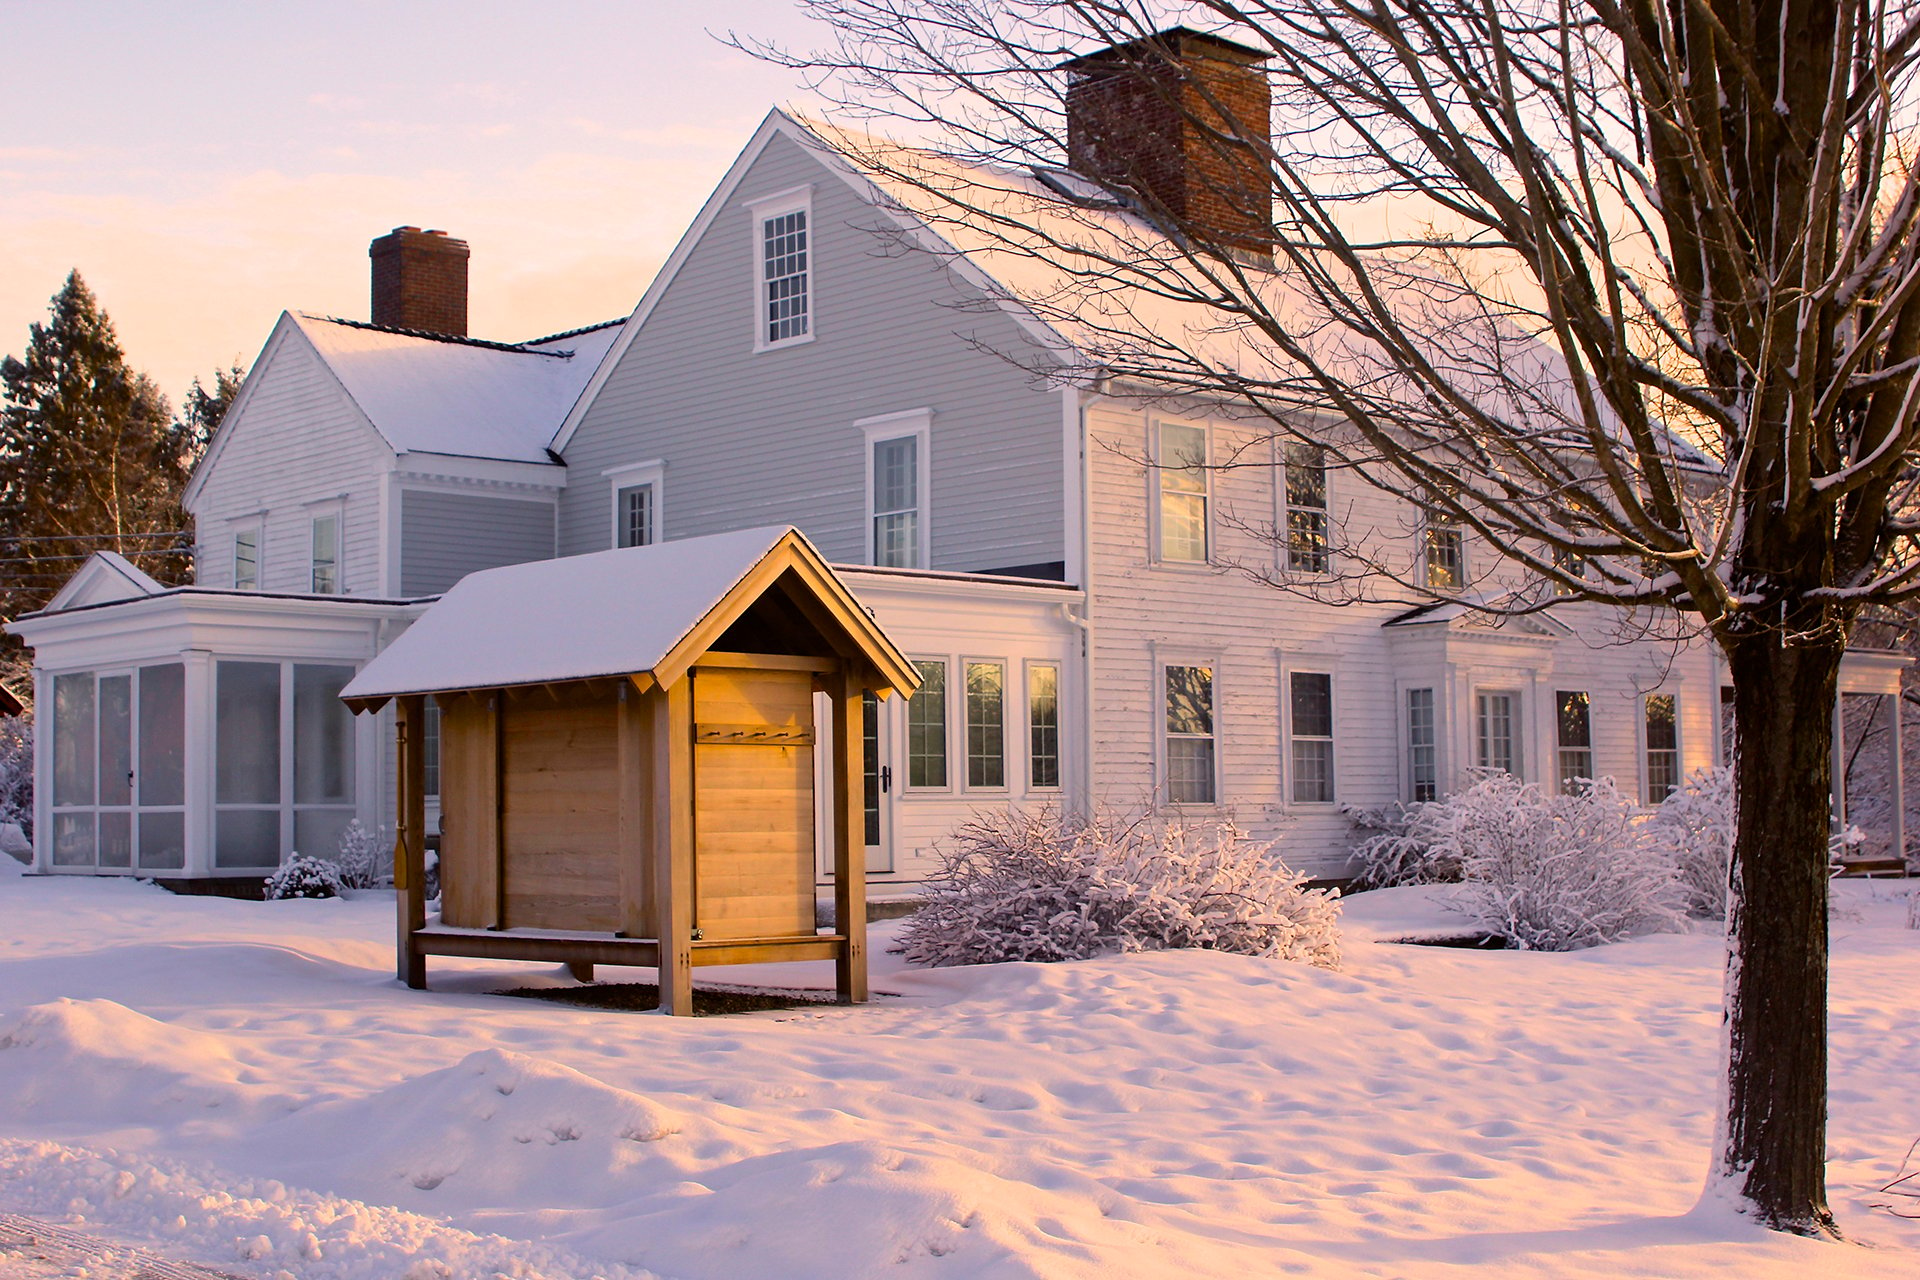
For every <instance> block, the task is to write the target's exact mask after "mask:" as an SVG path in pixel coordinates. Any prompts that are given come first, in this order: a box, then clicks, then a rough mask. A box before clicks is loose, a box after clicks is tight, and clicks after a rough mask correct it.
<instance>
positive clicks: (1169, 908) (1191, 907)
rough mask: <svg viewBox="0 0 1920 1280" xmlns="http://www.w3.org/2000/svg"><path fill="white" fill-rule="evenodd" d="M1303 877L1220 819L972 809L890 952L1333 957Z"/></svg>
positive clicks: (1317, 895)
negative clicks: (1194, 951) (1174, 951)
mask: <svg viewBox="0 0 1920 1280" xmlns="http://www.w3.org/2000/svg"><path fill="white" fill-rule="evenodd" d="M1305 881H1306V877H1305V876H1304V875H1301V874H1299V873H1297V872H1294V871H1292V870H1291V869H1289V868H1288V867H1287V865H1286V864H1285V863H1284V862H1282V861H1281V860H1280V859H1279V857H1278V856H1276V855H1275V854H1274V853H1273V851H1272V847H1271V846H1270V845H1268V844H1262V843H1259V842H1256V841H1250V840H1248V839H1247V838H1246V836H1245V835H1244V834H1243V833H1242V832H1240V831H1239V830H1238V829H1237V828H1235V827H1234V826H1233V825H1232V824H1230V823H1221V824H1218V825H1215V826H1211V827H1209V828H1205V829H1203V828H1201V827H1200V826H1197V825H1195V824H1190V823H1184V822H1180V821H1178V820H1176V819H1170V818H1166V817H1163V816H1158V815H1153V814H1146V813H1116V812H1114V811H1111V810H1108V809H1104V808H1103V809H1101V810H1099V811H1097V812H1095V813H1094V814H1093V815H1092V816H1091V817H1086V818H1082V817H1078V816H1075V815H1072V814H1067V813H1063V812H1061V811H1059V810H1057V809H1053V808H1046V809H1040V810H1035V811H1026V812H1022V811H1018V810H1009V811H1005V812H994V813H983V814H977V815H975V816H974V817H973V818H972V819H970V820H969V821H968V822H966V823H965V824H964V825H962V826H961V827H960V828H959V829H957V830H956V831H955V832H954V833H953V834H952V835H951V836H949V837H948V839H947V840H946V842H944V843H943V845H942V846H941V848H940V866H939V869H938V870H937V871H935V872H934V874H933V876H932V877H931V878H930V879H929V880H928V882H927V891H926V897H925V899H924V900H923V902H922V904H921V906H920V909H919V910H918V911H916V912H915V913H914V914H913V915H912V916H911V917H909V918H908V920H907V923H906V925H905V926H904V927H903V928H902V931H901V935H900V946H899V948H898V950H899V951H901V952H902V953H904V954H905V955H906V957H907V960H908V962H909V963H912V964H918V965H954V964H988V963H994V962H998V961H1006V960H1076V959H1083V958H1085V957H1088V956H1095V955H1101V954H1103V953H1106V952H1112V951H1152V950H1160V949H1167V948H1180V947H1204V948H1211V949H1214V950H1219V951H1234V952H1239V953H1241V954H1245V955H1257V956H1272V957H1275V958H1277V959H1282V960H1298V961H1304V962H1305V963H1308V964H1315V965H1320V966H1322V967H1323V968H1333V967H1335V966H1336V965H1338V964H1339V961H1340V942H1339V934H1338V931H1337V928H1336V925H1337V921H1338V919H1339V913H1340V905H1339V900H1338V895H1336V894H1335V893H1332V892H1330V891H1326V890H1312V889H1306V888H1303V887H1302V886H1303V885H1304V883H1305Z"/></svg>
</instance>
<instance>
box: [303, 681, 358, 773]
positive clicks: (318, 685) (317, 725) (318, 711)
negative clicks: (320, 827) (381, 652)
mask: <svg viewBox="0 0 1920 1280" xmlns="http://www.w3.org/2000/svg"><path fill="white" fill-rule="evenodd" d="M351 679H353V668H352V667H332V666H328V667H322V666H309V665H305V664H302V665H299V666H296V667H294V669H293V801H294V803H295V804H349V805H350V804H352V803H353V715H352V713H351V712H349V711H348V710H347V705H346V704H345V703H344V702H342V701H340V691H341V690H342V689H344V688H346V687H347V681H349V680H351Z"/></svg>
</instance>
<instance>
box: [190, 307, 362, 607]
mask: <svg viewBox="0 0 1920 1280" xmlns="http://www.w3.org/2000/svg"><path fill="white" fill-rule="evenodd" d="M248 378H249V381H251V382H253V383H257V384H258V390H257V391H256V392H255V394H254V395H252V396H251V397H250V398H249V400H248V403H247V405H246V414H245V416H244V418H242V419H240V420H239V421H238V422H236V423H235V424H234V426H235V428H236V430H235V431H234V434H233V435H232V437H231V438H230V439H228V440H226V441H225V442H224V443H223V444H222V446H221V453H220V457H219V460H218V465H217V466H216V467H215V468H214V470H213V471H212V472H211V473H210V474H209V475H208V477H207V483H206V485H205V487H204V488H202V489H201V491H200V494H199V496H198V500H197V501H196V502H195V504H194V510H193V513H192V514H193V518H194V530H195V541H196V543H197V544H198V545H197V547H196V549H195V565H196V571H195V580H196V582H198V583H199V585H201V586H205V587H231V586H232V585H233V525H232V522H233V521H234V520H236V519H240V518H243V517H251V516H254V515H257V514H259V513H261V512H263V511H264V512H265V513H266V518H265V520H264V522H263V529H262V533H263V535H264V537H263V539H262V542H263V545H262V547H261V553H260V586H261V589H262V590H265V591H289V592H304V591H307V590H310V589H311V588H312V585H313V577H312V560H311V556H312V544H311V541H310V539H311V534H312V520H313V515H314V512H313V510H312V509H311V508H310V507H309V506H308V505H307V504H309V503H314V502H319V501H321V500H324V499H330V498H335V497H338V496H340V495H341V494H345V495H346V500H345V502H344V503H343V504H342V508H343V510H342V518H341V542H342V547H341V553H342V554H341V574H340V590H341V594H343V595H360V596H372V595H378V594H379V593H380V564H379V556H380V486H381V485H382V484H383V483H384V481H385V476H386V472H387V470H388V468H390V467H391V466H392V462H393V455H392V453H391V452H390V451H389V450H388V449H387V447H386V444H385V442H384V441H382V440H381V439H380V438H379V436H378V435H377V434H376V433H375V432H374V430H373V428H372V427H371V426H369V425H368V424H367V422H366V419H365V418H364V417H362V416H361V414H360V411H359V410H358V409H357V408H356V407H355V406H354V404H353V402H352V401H351V400H350V399H348V397H347V394H346V392H345V391H343V390H342V389H341V387H340V384H339V383H338V382H337V381H335V380H334V377H333V375H332V374H331V373H329V372H327V370H326V369H325V367H324V366H322V365H321V363H320V360H319V357H317V356H316V355H315V354H314V352H313V348H312V347H311V346H309V345H308V343H307V340H306V339H305V338H304V337H303V336H301V334H300V333H299V332H298V331H297V330H295V329H294V328H293V326H292V325H291V324H287V325H286V326H285V332H284V333H283V335H282V338H281V341H280V342H279V343H278V344H277V345H276V346H275V347H274V350H273V351H272V353H271V354H270V355H269V357H268V359H267V360H266V361H263V362H262V364H261V367H259V368H256V369H254V370H253V371H252V372H251V373H250V374H249V375H248Z"/></svg>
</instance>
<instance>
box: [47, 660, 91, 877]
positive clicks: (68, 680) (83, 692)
mask: <svg viewBox="0 0 1920 1280" xmlns="http://www.w3.org/2000/svg"><path fill="white" fill-rule="evenodd" d="M93 766H94V749H93V672H91V671H81V672H77V673H75V674H73V675H66V676H55V677H54V678H53V802H54V804H56V805H69V804H85V805H90V804H92V803H93ZM91 842H92V838H91V837H89V838H88V843H89V844H91ZM88 861H92V855H91V854H89V855H88Z"/></svg>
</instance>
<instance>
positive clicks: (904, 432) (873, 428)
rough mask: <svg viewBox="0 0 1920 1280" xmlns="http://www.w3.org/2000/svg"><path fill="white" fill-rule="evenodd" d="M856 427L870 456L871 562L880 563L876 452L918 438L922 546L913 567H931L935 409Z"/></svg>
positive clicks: (867, 500) (877, 419) (892, 415)
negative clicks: (889, 443)
mask: <svg viewBox="0 0 1920 1280" xmlns="http://www.w3.org/2000/svg"><path fill="white" fill-rule="evenodd" d="M853 425H854V426H856V427H858V428H859V429H860V437H861V440H862V441H863V447H864V449H865V453H866V461H865V464H864V466H865V472H866V484H865V493H866V498H865V502H864V504H863V506H864V511H863V519H864V521H865V523H866V529H867V532H866V537H865V541H866V548H867V563H868V564H876V563H878V561H877V560H876V553H877V548H876V547H875V546H874V542H873V519H874V510H873V496H874V495H873V451H874V448H875V446H877V445H879V444H880V443H881V442H882V441H886V440H901V439H904V438H906V437H907V436H912V437H914V438H915V439H916V440H917V441H918V444H916V445H915V447H914V463H915V466H914V471H915V475H914V481H913V483H914V496H915V498H917V499H918V500H919V505H918V508H917V510H918V511H919V514H920V520H919V525H920V545H919V546H918V547H915V548H914V551H915V556H914V563H913V565H912V566H910V567H912V568H915V569H926V568H929V567H930V561H931V558H932V548H933V500H932V499H933V410H932V409H907V410H903V411H902V412H899V413H883V414H880V415H879V416H878V417H873V418H861V419H859V420H858V421H856V422H855V423H854V424H853Z"/></svg>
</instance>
